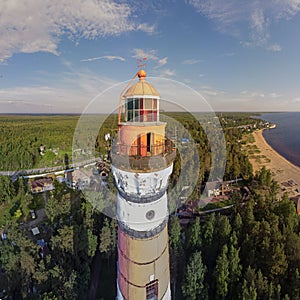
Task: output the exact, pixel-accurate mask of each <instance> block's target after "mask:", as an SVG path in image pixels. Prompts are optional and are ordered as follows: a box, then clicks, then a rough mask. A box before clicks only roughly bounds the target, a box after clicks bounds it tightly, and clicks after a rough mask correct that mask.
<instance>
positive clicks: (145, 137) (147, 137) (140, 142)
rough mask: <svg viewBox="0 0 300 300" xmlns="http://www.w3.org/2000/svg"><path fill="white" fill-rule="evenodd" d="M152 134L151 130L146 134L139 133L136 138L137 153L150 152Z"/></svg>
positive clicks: (142, 154) (141, 154) (144, 153)
mask: <svg viewBox="0 0 300 300" xmlns="http://www.w3.org/2000/svg"><path fill="white" fill-rule="evenodd" d="M152 136H153V134H152V133H151V132H148V133H147V134H140V135H139V136H138V138H137V141H136V142H137V155H140V156H147V154H148V153H147V152H151V144H152V139H153V138H152Z"/></svg>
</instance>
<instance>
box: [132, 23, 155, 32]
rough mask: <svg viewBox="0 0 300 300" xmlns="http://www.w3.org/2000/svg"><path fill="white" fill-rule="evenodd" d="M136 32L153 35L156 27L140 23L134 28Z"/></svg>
mask: <svg viewBox="0 0 300 300" xmlns="http://www.w3.org/2000/svg"><path fill="white" fill-rule="evenodd" d="M136 29H137V30H141V31H144V32H147V33H148V34H154V33H155V30H156V25H155V24H152V25H150V24H147V23H141V24H139V25H137V27H136Z"/></svg>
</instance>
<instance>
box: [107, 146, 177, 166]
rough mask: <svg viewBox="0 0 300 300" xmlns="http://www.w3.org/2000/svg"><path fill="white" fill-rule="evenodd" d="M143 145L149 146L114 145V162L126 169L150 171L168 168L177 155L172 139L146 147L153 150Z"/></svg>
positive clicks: (112, 155) (112, 159) (112, 153)
mask: <svg viewBox="0 0 300 300" xmlns="http://www.w3.org/2000/svg"><path fill="white" fill-rule="evenodd" d="M142 147H147V146H143V145H140V146H136V145H133V146H131V145H125V144H117V145H114V146H113V147H112V150H111V161H112V164H113V165H114V166H116V167H117V168H120V169H122V170H125V171H138V172H149V171H158V170H162V169H165V168H167V167H168V166H170V165H171V164H172V163H173V161H174V159H175V157H176V148H175V146H174V144H173V143H172V141H170V140H166V141H165V143H163V144H158V145H150V146H149V147H148V148H146V150H152V151H145V150H144V148H142ZM159 149H161V150H160V151H156V150H159ZM156 153H158V154H156ZM143 154H144V155H143Z"/></svg>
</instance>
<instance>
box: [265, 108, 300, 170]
mask: <svg viewBox="0 0 300 300" xmlns="http://www.w3.org/2000/svg"><path fill="white" fill-rule="evenodd" d="M260 118H262V119H263V120H266V121H269V122H271V123H275V124H276V128H274V129H267V130H264V131H263V136H264V138H265V139H266V141H267V142H268V144H269V145H271V146H272V147H273V148H274V149H275V150H276V151H277V152H278V153H280V154H281V155H282V156H284V157H285V158H286V159H287V160H289V161H290V162H292V163H293V164H295V165H297V166H300V112H288V113H268V114H263V115H262V116H261V117H260Z"/></svg>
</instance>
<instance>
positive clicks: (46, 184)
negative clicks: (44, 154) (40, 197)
mask: <svg viewBox="0 0 300 300" xmlns="http://www.w3.org/2000/svg"><path fill="white" fill-rule="evenodd" d="M53 189H54V185H53V181H52V178H49V177H46V178H40V179H36V180H33V181H31V192H32V193H33V194H36V193H42V192H46V191H51V190H53Z"/></svg>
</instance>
